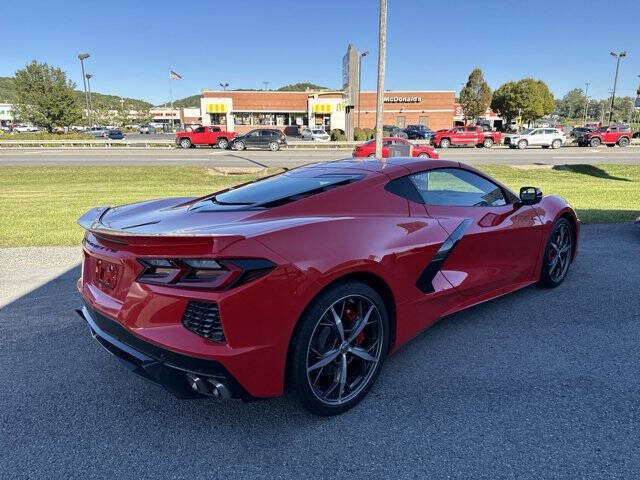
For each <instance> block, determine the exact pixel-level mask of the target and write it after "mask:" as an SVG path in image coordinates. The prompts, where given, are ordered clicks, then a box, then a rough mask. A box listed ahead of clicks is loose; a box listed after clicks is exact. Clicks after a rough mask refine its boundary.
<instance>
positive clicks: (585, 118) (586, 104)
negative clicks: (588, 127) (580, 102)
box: [583, 82, 591, 123]
mask: <svg viewBox="0 0 640 480" xmlns="http://www.w3.org/2000/svg"><path fill="white" fill-rule="evenodd" d="M589 85H591V83H589V82H586V83H585V84H584V86H585V89H584V96H585V99H584V122H583V123H587V110H588V109H589Z"/></svg>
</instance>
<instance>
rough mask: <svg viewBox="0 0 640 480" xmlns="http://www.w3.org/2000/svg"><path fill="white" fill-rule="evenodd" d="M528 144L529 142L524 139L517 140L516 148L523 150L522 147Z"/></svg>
mask: <svg viewBox="0 0 640 480" xmlns="http://www.w3.org/2000/svg"><path fill="white" fill-rule="evenodd" d="M528 145H529V144H528V143H527V141H526V140H520V141H519V142H518V148H519V149H520V150H523V149H525V148H527V146H528Z"/></svg>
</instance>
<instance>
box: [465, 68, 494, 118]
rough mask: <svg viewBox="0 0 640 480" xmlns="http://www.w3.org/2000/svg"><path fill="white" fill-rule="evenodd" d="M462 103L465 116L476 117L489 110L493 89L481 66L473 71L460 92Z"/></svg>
mask: <svg viewBox="0 0 640 480" xmlns="http://www.w3.org/2000/svg"><path fill="white" fill-rule="evenodd" d="M460 104H461V105H462V111H463V112H464V116H465V118H471V119H476V118H478V117H481V116H483V115H484V114H485V113H486V112H487V108H489V105H490V104H491V89H490V88H489V85H487V82H485V80H484V76H483V75H482V70H480V69H479V68H475V69H474V70H473V71H472V72H471V74H470V75H469V79H468V80H467V84H466V85H465V86H464V88H463V89H462V91H461V92H460Z"/></svg>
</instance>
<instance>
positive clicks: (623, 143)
mask: <svg viewBox="0 0 640 480" xmlns="http://www.w3.org/2000/svg"><path fill="white" fill-rule="evenodd" d="M627 145H629V139H628V138H627V137H622V138H621V139H620V140H618V146H620V147H623V148H624V147H626V146H627Z"/></svg>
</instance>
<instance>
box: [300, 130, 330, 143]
mask: <svg viewBox="0 0 640 480" xmlns="http://www.w3.org/2000/svg"><path fill="white" fill-rule="evenodd" d="M302 139H303V140H309V141H314V142H329V141H331V136H330V135H329V134H328V133H327V132H325V131H324V130H323V129H321V128H304V129H303V130H302Z"/></svg>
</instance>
